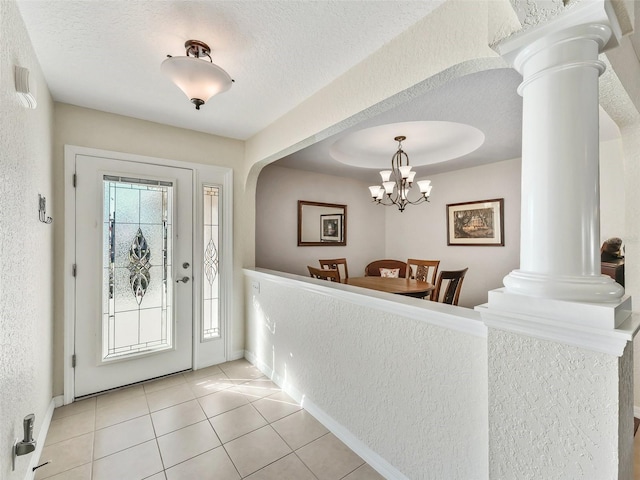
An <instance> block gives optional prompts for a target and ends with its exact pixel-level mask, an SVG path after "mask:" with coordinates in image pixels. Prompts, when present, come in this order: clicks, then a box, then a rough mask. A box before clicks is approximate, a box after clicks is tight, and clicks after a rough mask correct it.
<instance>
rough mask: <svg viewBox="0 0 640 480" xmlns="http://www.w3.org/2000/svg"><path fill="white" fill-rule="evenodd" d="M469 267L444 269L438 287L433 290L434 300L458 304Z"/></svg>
mask: <svg viewBox="0 0 640 480" xmlns="http://www.w3.org/2000/svg"><path fill="white" fill-rule="evenodd" d="M467 270H469V269H468V268H465V269H463V270H443V271H441V272H440V276H439V277H438V283H437V284H436V289H435V291H434V292H433V295H432V300H434V301H436V302H440V303H448V304H450V305H458V299H459V298H460V290H462V281H463V280H464V276H465V274H466V273H467Z"/></svg>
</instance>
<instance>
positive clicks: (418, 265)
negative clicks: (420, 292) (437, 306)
mask: <svg viewBox="0 0 640 480" xmlns="http://www.w3.org/2000/svg"><path fill="white" fill-rule="evenodd" d="M407 265H408V268H407V278H413V279H416V280H421V281H423V282H429V283H431V284H434V285H435V283H436V278H437V275H438V266H439V265H440V260H418V259H415V258H410V259H409V260H407ZM434 292H435V290H433V291H432V292H431V296H432V295H433V294H434ZM432 300H433V298H432Z"/></svg>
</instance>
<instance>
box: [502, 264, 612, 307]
mask: <svg viewBox="0 0 640 480" xmlns="http://www.w3.org/2000/svg"><path fill="white" fill-rule="evenodd" d="M503 283H504V286H505V287H506V288H507V291H509V292H511V293H516V294H519V295H528V296H532V297H543V298H552V299H556V300H568V301H574V302H589V303H611V302H618V301H619V300H620V298H622V296H623V295H624V287H623V286H622V285H620V284H618V283H616V282H614V281H613V279H612V278H610V277H608V276H606V275H601V276H593V277H579V276H551V275H544V274H540V273H531V272H525V271H523V270H513V271H512V272H511V273H510V274H509V275H507V276H506V277H504V280H503Z"/></svg>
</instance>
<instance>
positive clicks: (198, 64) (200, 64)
mask: <svg viewBox="0 0 640 480" xmlns="http://www.w3.org/2000/svg"><path fill="white" fill-rule="evenodd" d="M160 70H161V71H162V73H163V74H165V75H166V76H167V77H169V78H170V79H171V81H172V82H173V83H175V84H176V85H177V86H178V87H179V88H180V90H182V91H183V92H184V93H185V95H186V96H187V98H188V99H189V100H193V99H197V100H201V101H202V103H206V102H207V101H209V99H210V98H211V97H213V96H214V95H216V94H218V93H222V92H225V91H227V90H229V89H230V88H231V83H232V80H231V77H230V76H229V74H228V73H227V72H225V71H224V70H223V69H222V68H220V67H219V66H218V65H216V64H215V63H211V62H209V61H208V60H201V59H199V58H194V57H171V58H167V59H166V60H165V61H164V62H162V65H160ZM194 103H195V102H194Z"/></svg>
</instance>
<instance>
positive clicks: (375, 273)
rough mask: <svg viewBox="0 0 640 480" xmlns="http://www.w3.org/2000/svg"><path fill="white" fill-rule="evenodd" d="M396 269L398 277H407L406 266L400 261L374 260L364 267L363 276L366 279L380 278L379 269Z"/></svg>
mask: <svg viewBox="0 0 640 480" xmlns="http://www.w3.org/2000/svg"><path fill="white" fill-rule="evenodd" d="M381 268H388V269H391V270H393V269H396V268H397V269H398V277H399V278H405V277H406V276H407V264H406V263H405V262H403V261H401V260H388V259H387V260H375V261H373V262H371V263H370V264H369V265H367V266H366V267H364V275H365V276H366V277H380V276H381V275H380V269H381Z"/></svg>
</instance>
